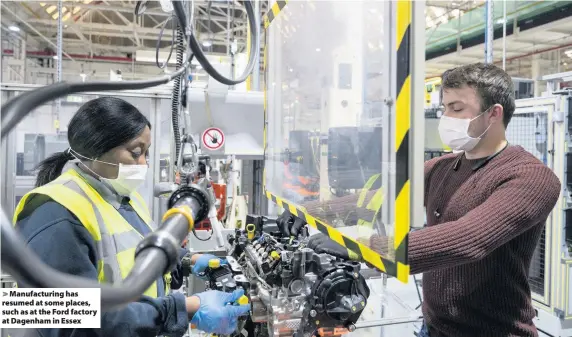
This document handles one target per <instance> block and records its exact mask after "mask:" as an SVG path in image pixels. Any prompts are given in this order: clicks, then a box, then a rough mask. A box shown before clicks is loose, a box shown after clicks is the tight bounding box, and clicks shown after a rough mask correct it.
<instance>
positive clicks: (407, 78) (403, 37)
mask: <svg viewBox="0 0 572 337" xmlns="http://www.w3.org/2000/svg"><path fill="white" fill-rule="evenodd" d="M412 8H413V4H412V0H399V1H397V10H396V12H397V13H396V17H397V22H396V34H397V36H396V42H397V83H396V88H397V91H396V92H397V98H396V102H395V115H396V117H395V119H396V121H395V124H396V125H395V149H396V153H395V161H396V164H395V172H396V179H395V184H396V186H395V238H394V249H395V263H396V265H397V270H396V275H395V276H396V277H397V278H398V279H399V280H400V281H402V282H407V279H408V278H409V265H408V261H407V260H408V259H407V236H408V233H409V229H410V218H409V217H410V211H411V190H410V189H411V184H410V180H409V179H410V168H409V153H410V142H409V130H410V127H411V47H412V46H411V17H412Z"/></svg>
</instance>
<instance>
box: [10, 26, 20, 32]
mask: <svg viewBox="0 0 572 337" xmlns="http://www.w3.org/2000/svg"><path fill="white" fill-rule="evenodd" d="M8 29H10V30H11V31H13V32H19V31H20V27H18V26H14V25H12V26H10V27H8Z"/></svg>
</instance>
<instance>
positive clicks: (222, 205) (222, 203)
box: [195, 183, 226, 231]
mask: <svg viewBox="0 0 572 337" xmlns="http://www.w3.org/2000/svg"><path fill="white" fill-rule="evenodd" d="M211 185H212V187H213V190H214V194H215V198H216V199H217V200H218V202H219V206H218V208H217V214H216V217H217V219H219V221H222V220H223V219H224V218H225V217H226V184H214V183H211ZM195 230H197V231H201V230H202V231H210V230H211V222H210V220H209V219H208V218H207V219H205V220H203V221H201V222H199V223H198V224H196V225H195Z"/></svg>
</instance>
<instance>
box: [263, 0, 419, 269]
mask: <svg viewBox="0 0 572 337" xmlns="http://www.w3.org/2000/svg"><path fill="white" fill-rule="evenodd" d="M390 10H391V7H390V5H389V4H388V2H363V1H358V2H356V1H312V2H302V1H301V2H289V3H288V5H287V6H286V7H285V8H284V9H283V10H282V11H281V12H280V15H278V16H277V17H276V19H274V21H273V22H272V24H271V26H270V27H269V39H268V41H269V42H268V43H269V45H268V50H267V57H268V59H267V62H268V64H267V67H266V69H268V72H267V80H266V83H267V130H266V152H265V155H266V158H265V159H266V162H265V174H264V179H265V190H266V192H267V196H269V197H270V198H271V200H272V201H275V202H276V203H277V204H278V205H279V206H281V207H284V208H287V209H289V210H290V211H291V212H293V213H295V214H296V215H298V216H300V217H303V218H305V219H306V220H307V222H308V223H309V224H310V225H311V226H313V227H315V228H317V229H319V230H321V231H322V232H325V233H329V235H330V237H331V238H332V239H334V240H335V241H337V242H338V243H340V244H342V245H344V246H346V247H347V248H351V249H352V250H356V251H360V250H361V254H362V256H364V258H365V257H367V258H370V260H371V261H373V260H376V257H375V256H379V255H377V253H381V260H382V261H383V262H382V264H384V265H385V267H387V269H386V270H385V271H386V272H388V273H389V274H392V275H394V273H396V271H395V269H393V270H390V269H391V267H389V266H391V265H393V267H395V265H394V264H393V263H394V262H395V261H396V259H395V251H396V250H395V245H394V239H393V237H394V227H395V226H394V221H395V219H394V212H393V207H394V203H393V200H394V198H395V189H396V187H395V186H396V172H395V165H396V159H395V158H396V155H395V152H396V150H395V148H396V145H395V143H397V142H398V141H401V140H397V137H396V135H392V133H393V132H394V131H392V130H393V128H394V127H395V125H396V124H397V123H399V122H397V123H396V120H395V119H394V117H391V115H392V110H391V108H390V107H389V105H388V104H386V103H387V101H384V100H383V97H389V96H390V95H391V93H392V92H394V90H396V89H395V88H392V87H393V86H394V85H392V83H395V82H394V81H393V80H392V79H393V78H394V76H397V75H396V74H395V72H394V69H391V65H390V61H389V60H390V59H391V58H390V55H391V54H392V53H395V52H396V51H395V49H394V46H395V44H396V41H394V37H393V35H392V34H391V33H390V32H391V31H392V30H391V25H390V24H389V23H390V22H389V21H388V20H387V18H389V17H390V14H391V13H390V12H389V11H390ZM317 17H319V20H318V21H317V20H316V18H317ZM388 27H389V28H388ZM402 62H405V63H407V62H408V60H407V59H403V60H402ZM398 82H399V81H398ZM407 98H409V97H407ZM400 104H401V103H400ZM406 104H407V108H408V106H409V102H407V103H406ZM383 116H387V117H383ZM401 167H404V171H407V163H405V166H401ZM405 174H406V173H405ZM405 212H409V211H408V210H407V211H405ZM324 225H325V226H324ZM326 226H327V227H328V228H327V227H326ZM329 228H335V230H336V231H331V230H330V229H329ZM339 233H341V234H343V235H344V236H345V237H346V238H343V237H342V236H340V235H339ZM360 245H361V246H360ZM363 247H365V248H363ZM367 258H366V260H367ZM380 269H381V268H380Z"/></svg>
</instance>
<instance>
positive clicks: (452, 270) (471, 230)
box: [409, 146, 561, 337]
mask: <svg viewBox="0 0 572 337" xmlns="http://www.w3.org/2000/svg"><path fill="white" fill-rule="evenodd" d="M560 187H561V185H560V181H559V180H558V178H557V177H556V176H555V175H554V173H553V172H552V171H551V170H550V169H549V168H548V167H547V166H545V165H544V164H543V163H542V162H540V161H539V160H538V159H536V157H534V156H533V155H531V154H530V153H528V152H527V151H525V150H524V149H523V148H522V147H520V146H508V147H507V148H505V150H503V151H502V152H500V153H499V154H498V155H497V156H495V157H494V158H492V159H490V160H488V161H486V160H468V159H466V158H465V156H464V154H450V155H446V156H443V157H440V158H435V159H432V160H430V161H428V162H426V163H425V206H426V210H427V224H428V227H427V228H424V229H421V230H419V231H415V232H412V233H410V235H409V263H410V267H411V273H421V272H422V273H423V295H424V296H423V299H424V303H423V315H424V317H425V320H426V322H427V324H428V326H429V332H430V335H431V337H440V336H447V337H461V336H462V337H467V336H493V337H508V336H538V333H537V331H536V328H535V327H534V324H533V322H532V319H533V317H534V309H533V307H532V303H531V294H530V287H529V284H528V278H527V276H528V270H529V267H530V262H531V259H532V255H533V252H534V249H535V247H536V245H537V243H538V240H539V238H540V235H541V233H542V229H543V228H544V225H545V222H546V219H547V217H548V215H549V213H550V212H551V211H552V209H553V208H554V206H555V204H556V202H557V200H558V197H559V195H560Z"/></svg>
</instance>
